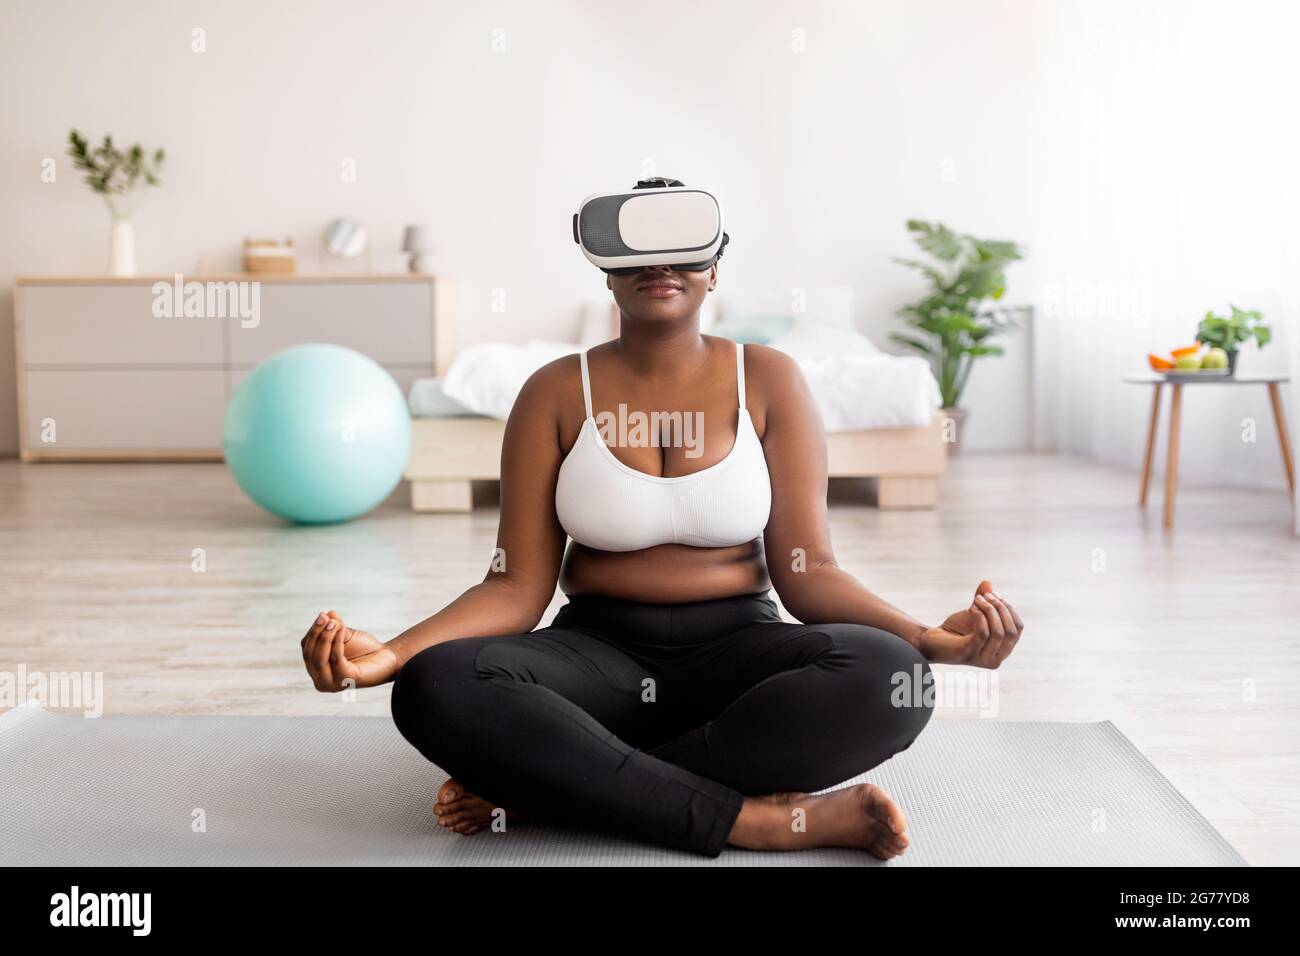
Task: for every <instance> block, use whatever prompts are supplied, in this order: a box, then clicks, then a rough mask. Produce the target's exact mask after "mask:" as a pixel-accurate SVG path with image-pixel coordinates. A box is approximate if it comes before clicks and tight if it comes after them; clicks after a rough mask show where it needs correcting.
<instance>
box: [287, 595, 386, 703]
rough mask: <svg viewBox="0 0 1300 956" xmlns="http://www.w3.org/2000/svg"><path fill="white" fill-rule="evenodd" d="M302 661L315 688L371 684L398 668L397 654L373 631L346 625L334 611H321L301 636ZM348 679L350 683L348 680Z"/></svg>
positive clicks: (330, 690)
mask: <svg viewBox="0 0 1300 956" xmlns="http://www.w3.org/2000/svg"><path fill="white" fill-rule="evenodd" d="M302 661H303V663H304V664H305V665H306V666H307V673H308V674H310V675H311V682H312V683H313V684H314V685H315V686H316V689H317V690H319V691H324V692H325V693H335V692H337V691H341V690H344V689H345V688H347V687H349V686H351V687H374V686H376V685H378V684H383V683H386V682H388V681H390V680H392V679H393V678H394V677H395V676H396V675H397V671H398V670H399V669H400V667H399V664H398V661H397V655H396V654H394V653H393V652H392V651H391V650H390V649H389V648H388V646H387V645H385V644H384V643H383V642H382V641H380V640H379V639H378V638H377V637H375V636H374V635H373V634H370V633H368V632H366V631H358V630H357V629H356V628H352V627H348V626H347V625H346V624H344V623H343V619H342V618H341V617H339V616H338V614H337V613H336V612H335V611H329V612H325V611H322V612H321V613H320V614H319V615H317V617H316V620H315V621H313V622H312V625H311V627H310V628H308V630H307V635H306V636H305V637H304V638H303V639H302ZM349 682H351V683H349Z"/></svg>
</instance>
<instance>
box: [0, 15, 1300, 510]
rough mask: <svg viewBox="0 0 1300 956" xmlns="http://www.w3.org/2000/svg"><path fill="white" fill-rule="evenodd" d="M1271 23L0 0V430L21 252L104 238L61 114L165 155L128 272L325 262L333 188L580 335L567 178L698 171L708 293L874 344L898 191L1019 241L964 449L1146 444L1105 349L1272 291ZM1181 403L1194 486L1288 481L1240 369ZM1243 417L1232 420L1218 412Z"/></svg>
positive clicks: (4, 439)
mask: <svg viewBox="0 0 1300 956" xmlns="http://www.w3.org/2000/svg"><path fill="white" fill-rule="evenodd" d="M1295 20H1296V17H1295V14H1294V13H1293V12H1292V7H1291V5H1289V4H1287V3H1286V2H1285V0H1276V2H1270V0H1233V2H1229V0H1219V2H1211V0H1053V2H1038V0H981V2H968V0H867V2H863V0H844V2H807V3H799V2H797V0H714V2H700V0H663V2H657V3H654V4H643V3H630V2H608V0H584V2H576V0H570V2H547V3H534V2H525V0H497V2H473V3H471V2H463V3H448V2H436V3H417V2H398V0H372V2H365V3H359V2H355V0H317V2H276V3H264V2H251V0H230V2H222V3H220V4H217V3H206V2H197V0H8V2H6V3H5V4H4V5H3V6H2V7H0V96H2V97H3V110H0V209H2V210H3V211H4V226H3V228H0V451H3V450H7V449H12V448H13V447H14V445H15V443H16V428H15V422H14V417H15V414H14V390H13V381H12V367H13V354H12V347H13V345H12V331H11V329H12V298H11V295H10V280H11V279H12V277H13V276H14V275H19V274H50V273H61V274H79V273H98V272H101V271H102V270H103V268H104V264H105V258H106V245H107V234H108V222H107V215H106V213H105V211H104V210H103V208H102V207H101V205H100V204H99V202H98V200H97V199H95V198H94V197H93V196H92V195H91V194H90V193H89V191H88V190H87V189H86V187H85V186H84V185H82V184H81V183H80V182H79V180H78V177H77V176H76V174H75V172H74V171H73V170H72V169H71V166H70V164H69V162H68V161H67V160H66V158H65V157H64V154H63V148H64V142H65V139H66V136H67V131H68V128H69V127H70V126H73V125H75V126H77V127H78V128H79V129H81V130H82V131H83V132H84V133H86V134H88V135H93V136H98V135H102V133H103V132H105V131H109V132H112V133H113V134H114V135H115V136H116V137H117V138H118V139H119V140H121V141H135V140H141V141H143V142H144V143H145V144H147V145H149V146H153V145H163V146H165V147H166V148H167V149H168V151H169V153H170V160H169V164H168V170H167V173H166V177H165V179H166V182H165V185H164V186H163V187H162V188H161V189H158V190H155V191H154V192H153V193H152V194H151V195H149V196H148V197H147V198H146V200H145V202H144V204H143V206H142V208H141V209H140V212H139V214H138V216H137V218H136V229H137V233H138V243H139V260H140V261H139V266H140V269H141V271H145V272H162V273H171V272H173V271H177V270H180V271H185V272H194V271H198V270H201V269H209V270H212V269H232V268H235V267H237V266H238V248H239V243H240V241H241V239H242V237H244V236H271V237H275V236H291V237H292V238H293V239H294V240H295V244H296V246H297V247H298V248H299V250H300V256H301V265H300V268H301V269H302V270H303V271H313V270H317V269H319V268H321V265H320V263H319V261H318V251H317V249H318V245H317V244H318V238H317V237H318V234H319V231H320V229H321V227H322V226H323V224H324V223H325V222H326V221H327V220H329V219H331V218H333V217H334V216H336V215H339V214H344V213H346V214H350V215H353V216H355V217H357V218H359V219H360V220H361V221H362V222H364V223H365V224H366V225H367V226H368V227H369V229H370V231H371V234H372V237H373V254H372V256H371V258H370V259H369V261H368V263H367V265H368V266H369V267H370V268H374V269H377V270H389V269H392V268H395V267H396V266H397V264H398V245H399V240H400V234H401V228H402V226H403V225H404V224H405V223H407V222H412V221H427V222H429V223H431V224H432V226H433V230H434V234H435V237H436V240H437V242H438V246H439V248H438V252H437V256H436V262H437V266H438V268H439V270H440V271H444V272H446V273H448V274H450V275H452V276H454V277H455V278H456V280H457V282H458V284H459V285H460V287H461V290H462V292H463V294H464V301H463V304H462V314H461V316H460V321H459V323H458V325H459V327H460V329H461V333H462V336H463V339H464V340H465V341H468V342H472V341H481V340H485V339H492V338H512V339H525V338H528V337H531V336H547V337H553V338H554V337H570V336H572V335H573V333H575V332H576V326H577V321H578V315H577V306H578V303H579V302H580V301H582V300H583V299H586V298H589V297H590V296H591V295H592V293H593V292H596V293H597V294H599V293H600V290H601V289H602V288H603V277H602V276H601V275H600V274H599V273H598V272H596V271H595V270H594V269H593V268H592V267H591V266H589V265H588V264H587V263H586V262H585V260H583V259H582V257H581V256H580V254H579V253H578V252H577V250H576V248H575V247H574V246H573V244H572V242H571V240H570V233H569V218H570V215H571V213H572V211H573V207H574V204H575V202H576V201H577V200H578V199H580V198H581V197H582V196H584V195H586V194H588V193H590V192H592V191H595V190H598V189H602V188H609V187H615V188H616V187H621V186H631V185H632V183H633V182H634V181H635V180H636V179H637V178H640V177H642V176H645V175H649V174H655V173H659V174H667V175H672V176H677V177H678V178H681V179H683V180H685V181H686V182H687V183H693V182H698V183H707V184H710V185H712V186H714V187H715V188H717V189H718V190H719V191H720V192H721V194H722V195H723V198H724V200H725V202H726V206H727V212H728V217H729V228H728V231H729V232H730V233H731V235H732V237H733V245H732V246H731V247H729V250H728V254H727V257H726V259H725V260H724V262H723V268H722V277H721V281H722V283H723V284H724V287H725V284H727V283H731V284H733V285H734V286H743V287H747V288H754V287H760V286H763V285H770V286H773V287H776V288H778V289H793V288H811V287H820V286H827V285H843V284H851V285H853V287H854V293H855V311H856V318H857V322H858V325H859V327H860V328H862V329H863V330H864V331H866V332H867V333H868V334H869V335H871V336H872V337H873V338H874V339H875V340H876V341H877V343H878V344H882V345H884V344H886V333H887V332H888V331H889V330H890V329H891V328H894V327H896V324H897V322H896V319H894V318H893V313H894V310H895V309H896V308H897V306H898V305H899V304H900V303H902V302H904V301H906V300H907V299H908V298H909V297H912V296H914V295H916V294H918V293H919V292H920V290H921V286H920V284H919V283H918V281H917V280H916V279H915V278H914V277H913V276H912V275H911V274H910V273H908V272H906V271H905V270H904V269H902V268H901V267H900V266H897V265H895V264H894V263H892V262H891V257H892V256H894V255H899V254H906V253H909V252H911V248H910V245H909V243H908V240H907V237H906V235H905V231H904V228H903V223H904V221H905V220H906V219H907V218H909V217H922V218H941V219H943V220H944V221H946V222H948V223H949V224H950V225H953V226H955V227H958V228H960V229H963V230H966V231H971V232H975V233H980V234H984V235H989V236H994V237H999V238H1010V239H1016V240H1019V241H1021V242H1023V243H1024V244H1025V245H1026V246H1027V247H1028V249H1029V252H1030V258H1029V259H1028V260H1027V262H1025V263H1024V264H1021V265H1018V266H1016V267H1015V269H1014V270H1013V272H1012V273H1011V292H1010V298H1011V299H1012V300H1013V301H1018V302H1028V303H1032V304H1034V305H1035V306H1036V307H1037V310H1038V315H1037V317H1036V320H1035V323H1034V329H1035V334H1034V338H1033V341H1032V343H1031V342H1030V341H1029V340H1028V339H1024V340H1021V341H1018V342H1015V343H1011V345H1010V349H1009V351H1010V354H1009V356H1008V358H1007V359H1006V360H1005V361H1002V362H1000V363H998V360H989V361H988V362H987V363H986V364H982V365H980V366H977V369H976V372H975V374H974V376H973V377H972V381H971V385H970V390H969V392H968V402H967V404H968V405H969V407H970V408H971V411H972V414H971V424H970V430H969V434H968V435H967V436H966V437H967V440H968V444H969V446H970V447H972V448H981V447H983V448H995V447H1024V446H1026V445H1027V444H1029V443H1030V441H1031V430H1033V431H1035V434H1036V443H1037V444H1038V445H1039V446H1040V447H1047V448H1061V449H1065V450H1069V451H1076V452H1082V453H1085V454H1089V455H1095V456H1097V457H1100V458H1103V459H1105V460H1108V461H1114V462H1117V463H1121V464H1126V465H1129V466H1136V464H1137V461H1138V458H1139V455H1140V449H1141V431H1142V428H1143V427H1144V425H1145V408H1146V406H1145V401H1146V398H1147V396H1146V394H1145V393H1144V392H1142V391H1139V390H1138V389H1136V388H1133V387H1131V386H1129V387H1121V386H1118V385H1117V384H1116V380H1117V378H1118V376H1119V375H1120V374H1122V373H1123V372H1125V371H1129V370H1131V369H1134V368H1138V367H1140V366H1141V362H1142V357H1143V355H1144V354H1145V352H1146V351H1148V350H1150V349H1164V348H1169V347H1171V346H1173V345H1176V344H1178V343H1179V342H1181V341H1183V340H1185V339H1189V338H1190V336H1191V335H1192V334H1193V333H1194V329H1195V321H1196V319H1197V318H1198V317H1199V315H1200V314H1202V313H1203V312H1204V311H1205V309H1207V308H1210V307H1218V308H1222V307H1224V306H1226V304H1227V302H1228V301H1238V302H1239V303H1240V304H1243V305H1249V306H1254V307H1258V308H1262V309H1264V311H1265V312H1266V313H1268V314H1269V316H1270V318H1272V319H1274V320H1275V321H1276V322H1278V324H1279V331H1283V328H1282V327H1283V325H1284V324H1285V323H1287V322H1293V321H1295V320H1296V315H1297V309H1298V307H1300V302H1298V301H1297V292H1296V283H1295V274H1294V273H1295V269H1294V266H1295V263H1296V261H1297V259H1298V258H1300V257H1298V256H1297V254H1296V251H1295V242H1296V240H1295V239H1294V238H1293V236H1294V232H1295V227H1296V219H1297V217H1296V211H1297V210H1296V195H1297V187H1296V178H1295V174H1294V166H1295V159H1296V154H1297V151H1296V149H1295V130H1296V124H1295V120H1294V96H1295V93H1296V90H1297V89H1300V82H1298V81H1297V76H1296V72H1295V69H1296V68H1295V65H1294V64H1295V63H1296V58H1295V57H1294V56H1293V54H1292V51H1291V49H1290V46H1291V45H1292V44H1293V42H1294V37H1295V36H1296V35H1297V30H1296V27H1295ZM195 29H202V30H204V31H205V34H206V44H207V51H206V52H204V53H196V52H193V51H192V49H191V44H192V31H193V30H195ZM797 31H801V32H797ZM799 38H803V42H804V44H805V46H804V48H803V51H802V52H800V50H799V48H798V47H797V46H796V44H795V43H794V42H793V41H795V40H797V39H799ZM494 43H495V44H496V45H497V48H494ZM502 43H503V44H504V48H503V49H501V48H500V45H501V44H502ZM46 157H54V158H56V159H57V160H58V166H57V170H58V178H57V181H56V182H55V183H52V184H49V183H43V182H42V181H41V175H40V174H41V162H42V160H43V159H44V158H46ZM346 159H351V160H354V161H355V164H356V171H357V181H356V182H355V183H347V182H343V181H342V176H341V168H342V163H343V162H344V160H346ZM498 290H499V291H498ZM1116 291H1118V294H1119V297H1120V301H1119V303H1118V304H1115V303H1110V304H1106V305H1103V306H1098V305H1097V303H1098V301H1103V300H1104V299H1105V298H1106V296H1108V295H1110V294H1111V293H1113V292H1116ZM502 301H503V302H504V309H503V310H502V311H494V303H500V302H502ZM1102 312H1107V313H1108V314H1106V315H1103V314H1102ZM1031 345H1032V349H1031ZM1289 350H1294V346H1292V345H1291V344H1290V343H1289V342H1286V341H1284V342H1283V343H1281V344H1280V346H1279V347H1278V348H1276V349H1275V350H1271V351H1270V352H1267V353H1263V354H1260V355H1248V356H1247V363H1248V368H1254V369H1255V370H1261V369H1266V368H1274V367H1277V365H1278V364H1280V363H1283V362H1284V357H1285V355H1286V354H1287V352H1288V351H1289ZM1031 359H1032V364H1033V365H1034V375H1033V379H1034V383H1035V385H1034V391H1033V393H1032V395H1033V400H1032V401H1030V400H1029V399H1028V398H1027V397H1026V396H1027V395H1028V394H1029V393H1028V391H1027V388H1028V378H1029V369H1030V365H1031ZM1260 360H1263V361H1260ZM995 363H996V364H995ZM1186 404H1187V408H1186V414H1187V416H1188V426H1187V427H1188V429H1189V436H1188V440H1186V441H1185V442H1184V448H1185V452H1184V454H1185V460H1186V465H1187V467H1186V469H1185V474H1186V476H1187V478H1188V479H1189V480H1190V481H1241V482H1252V483H1254V482H1263V483H1266V484H1273V485H1277V483H1278V481H1279V480H1280V470H1279V468H1278V463H1277V461H1276V452H1275V449H1274V448H1273V446H1271V445H1270V444H1269V443H1270V442H1272V441H1273V438H1272V435H1271V433H1270V432H1269V431H1268V428H1269V427H1271V424H1270V422H1269V421H1268V417H1267V415H1268V412H1267V407H1266V405H1265V404H1264V403H1263V400H1262V396H1254V395H1250V394H1248V393H1247V391H1246V390H1243V391H1241V392H1240V393H1239V394H1238V395H1237V396H1235V397H1234V399H1233V401H1232V402H1228V403H1215V402H1212V400H1211V399H1210V396H1208V395H1204V394H1196V393H1193V394H1189V396H1188V401H1187V403H1186ZM1297 404H1300V403H1296V402H1295V401H1294V400H1292V405H1291V409H1292V415H1293V417H1295V418H1300V409H1297V407H1296V406H1297ZM1031 411H1032V413H1033V414H1032V416H1031V414H1030V412H1031ZM1246 416H1256V417H1257V418H1258V419H1259V421H1260V423H1261V428H1260V442H1259V443H1258V444H1257V445H1256V446H1255V447H1253V448H1244V447H1242V443H1241V442H1240V441H1239V440H1238V441H1235V443H1234V441H1233V440H1232V439H1234V438H1235V436H1236V434H1237V431H1236V430H1234V428H1233V426H1234V424H1235V423H1238V422H1239V421H1240V419H1241V418H1242V417H1246ZM1193 430H1194V431H1193ZM1225 449H1227V451H1226V452H1225ZM1270 455H1271V456H1272V457H1271V458H1270V457H1268V456H1270Z"/></svg>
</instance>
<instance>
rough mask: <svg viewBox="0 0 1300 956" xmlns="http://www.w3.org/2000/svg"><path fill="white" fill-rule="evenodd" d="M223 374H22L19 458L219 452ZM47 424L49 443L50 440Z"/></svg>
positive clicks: (104, 371) (90, 371) (102, 371)
mask: <svg viewBox="0 0 1300 956" xmlns="http://www.w3.org/2000/svg"><path fill="white" fill-rule="evenodd" d="M224 377H225V373H224V372H222V371H221V370H220V369H216V370H213V371H192V370H191V371H167V370H149V371H135V370H119V369H80V370H77V371H66V372H65V371H43V370H32V369H28V371H27V393H26V396H25V400H24V405H25V409H24V424H25V426H26V430H25V441H24V448H23V450H24V452H26V453H29V454H31V455H34V456H42V455H49V456H52V457H57V456H60V455H71V454H74V453H75V452H78V451H96V450H104V451H118V452H121V451H126V450H132V451H162V450H172V451H191V452H193V451H215V452H218V453H219V452H220V449H221V425H222V417H223V415H224V414H225V404H226V403H225V382H224ZM49 423H52V424H53V430H54V439H55V440H54V441H53V442H47V441H45V438H46V437H48V431H49V427H48V425H49Z"/></svg>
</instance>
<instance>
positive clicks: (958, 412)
mask: <svg viewBox="0 0 1300 956" xmlns="http://www.w3.org/2000/svg"><path fill="white" fill-rule="evenodd" d="M939 414H940V415H941V416H943V419H944V421H943V432H942V435H943V440H944V442H945V443H946V444H947V446H948V454H949V456H952V455H959V454H961V436H962V433H963V432H965V430H966V415H967V410H966V409H964V408H941V409H939Z"/></svg>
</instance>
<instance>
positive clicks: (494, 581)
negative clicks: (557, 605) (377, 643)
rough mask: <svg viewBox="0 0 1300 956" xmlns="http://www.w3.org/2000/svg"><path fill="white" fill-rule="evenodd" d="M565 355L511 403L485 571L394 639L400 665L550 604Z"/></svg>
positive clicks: (512, 627)
mask: <svg viewBox="0 0 1300 956" xmlns="http://www.w3.org/2000/svg"><path fill="white" fill-rule="evenodd" d="M565 361H566V360H565V359H560V360H559V361H557V362H553V363H551V364H550V365H547V366H545V367H543V368H541V369H539V370H538V371H537V372H535V373H534V374H533V375H532V376H531V377H530V378H529V379H528V381H527V382H525V383H524V387H523V389H522V390H520V393H519V397H518V399H516V400H515V404H514V407H513V408H511V410H510V417H509V419H508V420H507V422H506V430H505V439H504V441H503V444H502V448H501V520H500V524H499V525H498V526H497V546H496V550H495V551H494V552H493V554H492V560H491V563H490V566H489V568H488V572H487V574H486V575H485V576H484V578H483V580H482V581H481V582H479V583H478V584H476V585H474V586H473V587H471V588H470V589H469V590H467V591H466V592H465V593H464V594H462V595H461V596H460V597H458V598H456V600H454V601H452V602H451V603H450V604H448V605H447V606H446V607H445V608H443V609H442V610H441V611H439V612H438V613H437V614H434V615H433V616H432V617H429V618H426V619H425V620H423V621H421V622H420V623H419V624H416V625H415V626H414V627H411V628H409V629H407V630H406V631H403V632H402V633H401V634H399V635H398V636H397V637H395V638H393V639H392V640H391V641H389V642H388V645H387V646H388V647H389V648H390V649H391V650H392V651H393V652H394V654H395V655H396V656H397V660H398V662H399V666H400V665H402V664H405V663H406V662H407V661H408V660H410V659H411V658H412V657H414V656H415V655H416V654H418V653H419V652H420V651H422V650H424V649H425V648H426V647H430V646H432V645H434V644H441V643H442V642H443V641H450V640H455V639H457V638H461V637H487V636H490V635H497V634H524V633H527V632H528V631H531V630H532V629H533V628H534V627H536V626H537V622H538V621H540V620H541V617H542V615H543V614H544V613H545V612H546V608H547V607H548V606H549V605H550V603H551V598H552V597H553V596H554V595H555V582H556V580H557V579H558V577H559V573H560V560H561V559H562V558H563V556H564V543H565V533H564V529H563V528H561V527H560V523H559V520H558V519H557V518H556V517H555V482H556V478H557V476H558V475H559V471H560V464H561V463H562V462H563V460H564V454H563V451H562V450H561V448H560V438H559V417H558V414H557V412H558V402H557V396H560V395H564V394H567V393H566V392H565V390H564V386H565V384H571V383H568V382H567V378H569V377H571V376H567V375H566V374H565V371H566V370H565V368H564V362H565Z"/></svg>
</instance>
